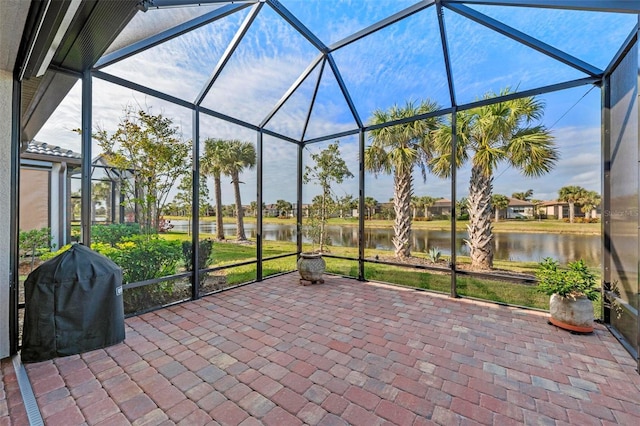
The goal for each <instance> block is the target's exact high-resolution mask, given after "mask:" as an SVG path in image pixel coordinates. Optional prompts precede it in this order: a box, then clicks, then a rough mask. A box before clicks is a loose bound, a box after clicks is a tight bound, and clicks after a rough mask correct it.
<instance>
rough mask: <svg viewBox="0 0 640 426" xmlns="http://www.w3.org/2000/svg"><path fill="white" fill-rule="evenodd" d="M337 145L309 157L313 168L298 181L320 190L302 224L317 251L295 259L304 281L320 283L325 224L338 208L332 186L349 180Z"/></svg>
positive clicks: (348, 172) (328, 242) (325, 241)
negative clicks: (317, 247)
mask: <svg viewBox="0 0 640 426" xmlns="http://www.w3.org/2000/svg"><path fill="white" fill-rule="evenodd" d="M339 146H340V142H339V141H336V142H334V143H331V144H329V146H327V148H325V149H323V150H322V151H320V152H318V153H311V154H310V157H311V160H312V161H313V162H314V163H315V164H314V165H313V166H305V172H304V175H303V176H302V180H303V182H304V183H305V184H309V183H310V184H313V185H316V186H318V187H319V188H320V190H321V193H320V195H316V196H315V197H314V198H313V201H312V204H311V206H310V208H309V220H308V221H307V224H306V227H305V228H306V229H305V233H306V234H307V236H309V237H310V239H311V241H312V242H313V243H314V244H316V243H317V244H318V246H319V249H318V251H317V252H316V251H315V250H314V251H312V252H311V253H300V258H299V259H298V271H299V272H300V276H301V277H302V280H304V281H310V282H312V283H313V282H323V280H322V274H323V273H324V269H325V266H326V264H325V261H324V259H322V253H323V252H324V251H325V247H326V246H327V245H328V244H330V242H331V241H330V239H329V236H328V235H327V231H326V228H327V221H328V220H329V217H330V216H331V214H332V213H334V212H335V211H336V210H337V209H338V206H339V204H338V203H337V202H336V199H335V196H334V195H333V191H332V185H333V184H341V183H342V182H343V181H344V180H345V179H348V178H353V174H352V173H351V172H350V171H349V168H348V167H347V164H346V162H345V161H344V159H343V158H342V155H341V154H340V147H339Z"/></svg>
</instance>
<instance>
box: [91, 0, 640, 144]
mask: <svg viewBox="0 0 640 426" xmlns="http://www.w3.org/2000/svg"><path fill="white" fill-rule="evenodd" d="M137 7H138V9H140V11H139V12H138V13H137V14H136V15H135V16H134V17H133V19H132V20H131V22H129V24H128V25H127V26H126V27H125V28H124V29H123V30H122V32H121V33H120V35H119V36H118V37H117V38H116V39H115V41H114V42H113V43H112V44H111V46H110V47H109V48H108V49H107V50H106V53H105V55H104V56H103V57H102V58H101V59H100V60H99V61H98V62H97V63H96V64H95V66H94V76H96V77H98V78H101V79H104V80H107V81H111V82H113V83H117V84H120V85H123V86H125V87H129V88H131V89H134V90H138V91H141V92H143V93H147V94H150V95H153V96H158V97H161V98H163V99H164V100H167V101H169V102H173V103H176V104H178V105H182V106H185V107H187V108H190V109H195V108H198V109H199V110H200V111H201V112H204V113H205V114H209V115H212V116H215V117H218V118H222V119H225V120H228V121H231V122H234V123H236V124H240V125H242V126H244V127H247V128H250V129H254V130H257V129H264V131H265V132H266V133H267V134H271V135H274V136H277V137H280V138H283V139H285V140H289V141H309V140H311V141H315V140H321V139H329V138H331V137H333V136H336V135H341V134H348V133H356V132H358V131H359V130H360V129H366V128H367V122H368V120H369V117H371V115H372V113H373V112H374V111H375V110H376V109H387V108H389V107H390V106H391V105H393V104H396V103H403V102H405V101H415V102H419V101H421V100H423V99H430V100H432V101H435V102H437V104H438V105H439V107H440V111H439V113H441V114H445V113H450V112H451V111H453V110H454V109H465V108H471V107H473V106H475V105H478V101H480V102H483V101H481V99H482V97H483V96H484V95H486V94H488V93H492V94H497V93H499V92H500V91H501V90H504V89H505V88H509V89H510V91H511V92H516V93H518V94H520V95H530V94H538V93H545V92H550V91H555V90H561V89H565V88H570V87H576V86H580V85H587V84H599V82H600V81H601V79H602V76H603V74H604V71H605V69H606V68H607V67H609V66H610V65H611V63H612V61H614V60H615V58H616V56H617V53H618V51H619V49H620V48H621V46H623V45H625V43H628V41H629V38H630V37H632V36H631V34H635V31H634V29H635V28H636V26H637V25H638V15H637V13H638V12H639V11H640V6H639V5H638V4H637V2H627V1H596V0H582V1H561V0H557V1H551V0H529V1H525V0H502V1H499V0H494V1H491V0H485V1H480V0H466V1H462V0H455V1H454V0H422V1H417V0H393V1H391V0H386V1H375V2H374V1H367V0H349V1H346V0H342V1H341V0H336V1H328V0H304V1H302V0H281V1H277V0H260V1H220V0H204V1H203V0H200V1H195V0H193V1H190V0H143V1H141V2H139V3H138V6H137Z"/></svg>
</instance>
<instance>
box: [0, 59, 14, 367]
mask: <svg viewBox="0 0 640 426" xmlns="http://www.w3.org/2000/svg"><path fill="white" fill-rule="evenodd" d="M12 87H13V78H12V75H11V73H10V72H7V71H3V70H0V99H2V102H0V200H2V202H0V358H5V357H7V356H9V252H10V243H9V228H10V221H11V205H10V203H9V200H10V199H11V92H12Z"/></svg>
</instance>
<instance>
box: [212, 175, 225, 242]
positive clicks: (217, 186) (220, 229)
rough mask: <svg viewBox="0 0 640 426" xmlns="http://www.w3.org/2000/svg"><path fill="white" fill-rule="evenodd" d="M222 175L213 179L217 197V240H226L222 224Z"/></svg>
mask: <svg viewBox="0 0 640 426" xmlns="http://www.w3.org/2000/svg"><path fill="white" fill-rule="evenodd" d="M220 186H221V184H220V175H215V176H214V177H213V191H214V192H215V197H216V239H217V240H218V241H222V240H224V228H223V222H222V189H221V188H220Z"/></svg>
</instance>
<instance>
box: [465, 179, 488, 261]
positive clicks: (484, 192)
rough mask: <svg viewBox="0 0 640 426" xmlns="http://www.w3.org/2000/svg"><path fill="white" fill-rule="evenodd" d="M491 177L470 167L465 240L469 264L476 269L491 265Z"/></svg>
mask: <svg viewBox="0 0 640 426" xmlns="http://www.w3.org/2000/svg"><path fill="white" fill-rule="evenodd" d="M492 182H493V177H492V176H485V175H484V173H483V172H482V169H481V168H479V167H477V166H473V167H472V168H471V182H470V184H469V198H468V202H469V224H468V225H467V231H468V234H469V239H468V240H466V243H467V245H468V246H469V254H470V255H471V266H472V267H473V268H477V269H491V268H492V267H493V233H492V226H491V191H492V189H493V184H492Z"/></svg>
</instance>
